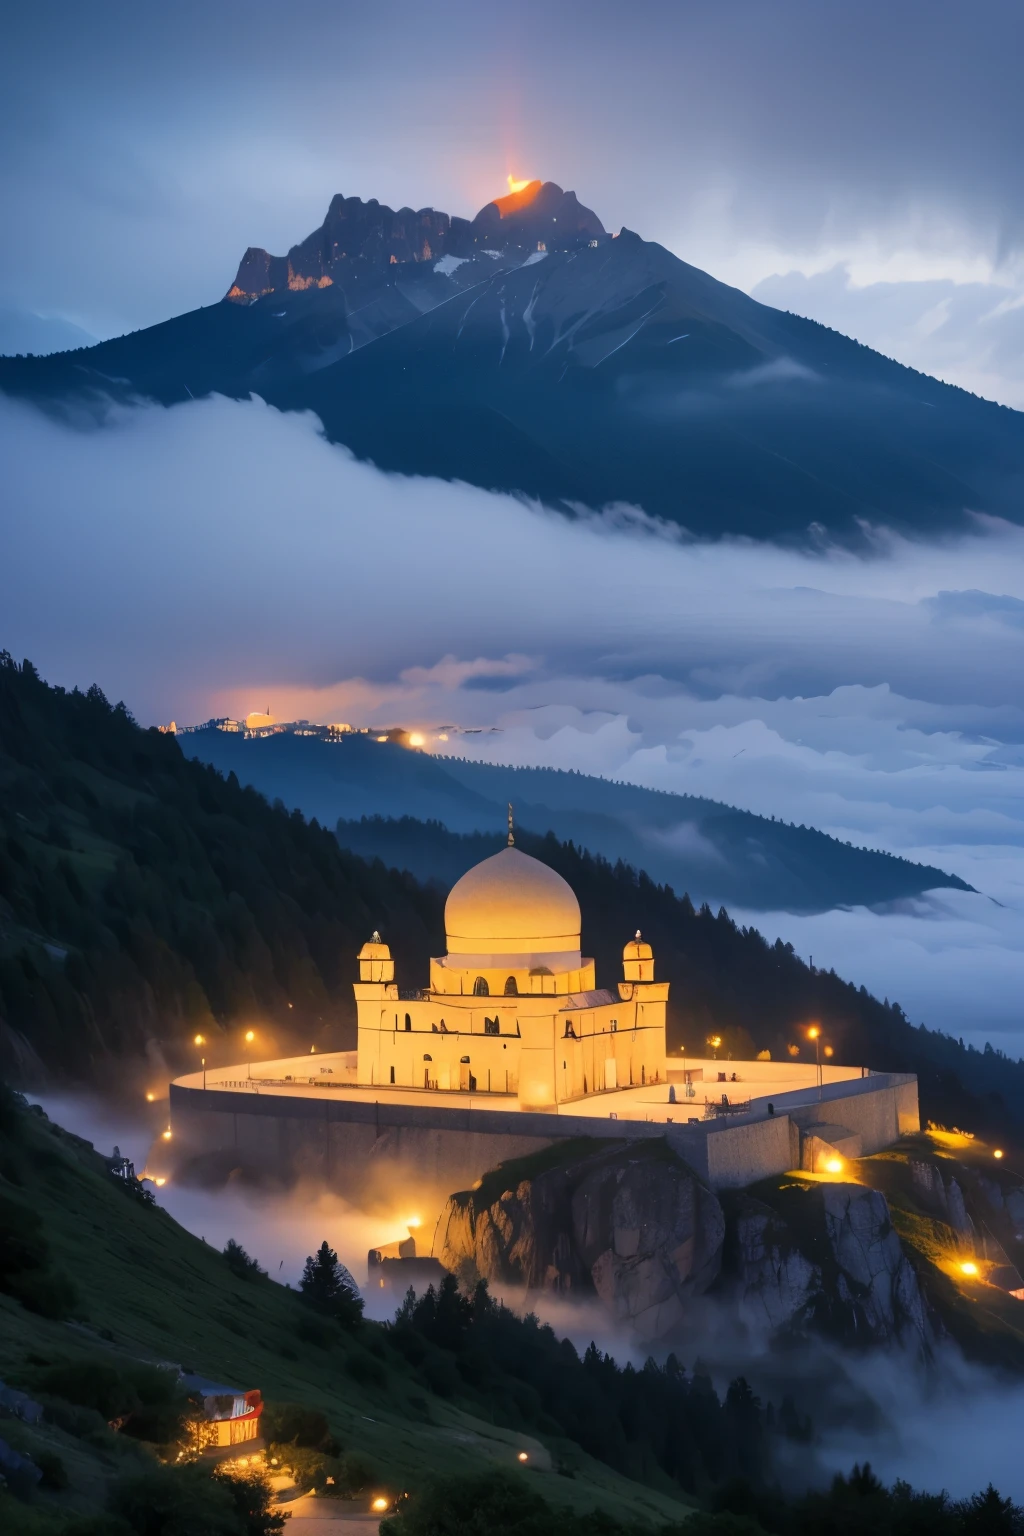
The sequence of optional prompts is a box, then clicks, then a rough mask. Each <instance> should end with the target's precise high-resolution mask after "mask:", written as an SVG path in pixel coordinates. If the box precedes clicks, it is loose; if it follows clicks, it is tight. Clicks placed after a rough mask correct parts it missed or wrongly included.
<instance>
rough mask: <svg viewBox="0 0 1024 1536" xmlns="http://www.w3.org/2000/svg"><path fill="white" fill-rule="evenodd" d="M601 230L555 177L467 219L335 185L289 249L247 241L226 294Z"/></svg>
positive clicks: (551, 245) (249, 295)
mask: <svg viewBox="0 0 1024 1536" xmlns="http://www.w3.org/2000/svg"><path fill="white" fill-rule="evenodd" d="M604 233H605V231H604V226H603V225H602V223H601V220H600V219H599V218H598V217H597V215H596V214H595V213H593V212H592V211H591V209H589V208H585V207H584V206H583V205H582V203H580V202H579V201H578V200H577V197H576V194H575V192H563V191H562V188H561V187H558V186H556V185H555V183H554V182H552V181H547V182H544V183H543V185H542V184H541V183H540V182H531V183H530V185H529V187H527V188H525V189H524V190H523V191H521V192H519V193H516V194H514V195H513V196H511V197H507V198H499V199H497V201H495V202H493V203H488V204H487V205H486V207H484V208H482V209H481V210H480V212H479V213H478V214H477V216H476V218H475V219H473V220H472V221H471V220H469V219H459V218H454V219H453V218H449V216H448V214H446V213H440V212H438V211H437V210H435V209H433V208H420V209H412V208H399V209H397V210H396V209H394V208H389V207H388V206H387V205H386V204H384V203H379V202H378V201H377V199H376V198H375V197H372V198H370V200H369V202H366V203H364V202H363V200H362V198H359V197H343V196H342V195H341V194H340V193H338V194H337V195H336V196H335V197H333V198H332V199H331V206H330V207H329V208H328V210H327V217H326V218H325V219H324V222H323V223H322V224H321V226H320V228H319V229H315V230H314V231H313V233H312V234H311V235H307V237H306V239H305V240H303V241H302V242H301V243H300V244H299V245H293V246H292V248H291V250H290V251H289V252H288V254H287V256H271V255H270V253H269V252H268V251H265V250H263V249H261V248H260V247H258V246H250V247H249V249H248V250H247V251H246V253H245V255H244V256H243V257H242V260H241V262H240V263H239V267H238V272H237V274H236V276H235V280H234V282H233V283H232V285H231V287H230V288H229V289H228V292H227V295H226V297H227V298H229V299H231V300H232V301H233V302H235V303H245V304H248V303H251V302H252V301H253V299H258V298H262V297H263V295H264V294H268V293H283V292H291V293H300V292H302V291H304V290H305V289H307V288H330V287H333V285H334V284H335V283H336V282H342V281H345V280H346V279H347V280H349V281H353V282H357V281H358V280H359V278H360V275H362V276H363V278H364V279H365V277H366V276H368V275H369V274H371V273H372V274H376V275H378V276H384V275H386V274H387V272H388V271H389V269H390V268H391V267H401V266H407V265H408V264H410V263H424V262H428V263H431V264H433V263H435V262H437V261H439V260H440V259H441V258H443V257H445V256H449V257H451V258H452V260H453V261H462V260H467V259H469V258H470V257H472V256H475V255H477V254H479V253H480V252H482V251H486V250H490V251H494V252H504V251H507V250H510V249H513V248H515V249H516V250H521V251H522V253H523V254H524V255H525V254H526V252H527V251H532V250H536V248H537V246H538V244H541V243H542V244H543V245H544V246H545V247H546V248H548V249H551V250H555V249H558V250H565V249H571V248H572V247H573V246H574V245H577V244H580V243H585V242H587V241H589V240H590V239H594V238H598V237H600V236H603V235H604Z"/></svg>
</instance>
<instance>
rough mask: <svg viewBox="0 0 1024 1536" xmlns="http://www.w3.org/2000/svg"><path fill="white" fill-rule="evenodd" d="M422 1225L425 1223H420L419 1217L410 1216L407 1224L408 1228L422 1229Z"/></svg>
mask: <svg viewBox="0 0 1024 1536" xmlns="http://www.w3.org/2000/svg"><path fill="white" fill-rule="evenodd" d="M422 1225H423V1223H422V1222H421V1221H420V1218H419V1217H418V1216H410V1217H409V1220H408V1221H407V1222H406V1226H407V1227H421V1226H422Z"/></svg>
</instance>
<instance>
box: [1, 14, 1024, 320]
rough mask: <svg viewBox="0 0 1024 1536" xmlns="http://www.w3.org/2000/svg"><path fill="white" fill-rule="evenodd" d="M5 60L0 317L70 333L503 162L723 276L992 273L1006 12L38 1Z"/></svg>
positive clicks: (213, 282) (999, 204)
mask: <svg viewBox="0 0 1024 1536" xmlns="http://www.w3.org/2000/svg"><path fill="white" fill-rule="evenodd" d="M4 44H5V46H4V50H3V59H2V62H0V72H2V73H0V114H2V122H3V130H4V142H5V146H6V152H5V154H4V156H3V158H2V164H0V195H2V199H3V207H4V211H5V215H6V225H7V230H8V237H7V239H6V240H5V242H4V246H3V250H2V253H0V303H13V304H16V305H20V306H23V307H26V308H30V309H34V310H37V311H42V312H53V313H60V314H63V315H65V316H67V317H69V318H71V319H74V320H77V321H78V322H79V323H81V324H83V325H85V326H86V327H87V328H88V329H90V330H92V331H94V332H96V333H98V334H108V333H111V332H114V331H118V330H121V329H123V328H126V327H134V326H139V325H144V324H149V323H152V322H153V321H156V320H159V319H161V318H164V317H165V316H167V315H168V314H171V313H174V312H178V311H181V310H184V309H187V308H190V307H193V306H195V305H197V304H200V303H208V302H211V301H212V300H214V299H216V298H217V297H219V296H220V294H221V293H222V292H223V290H224V288H225V287H226V285H227V283H228V281H229V279H230V277H231V276H232V275H233V271H234V267H235V264H236V262H237V260H238V257H239V256H240V254H241V252H242V250H243V249H244V248H245V246H246V245H248V244H257V245H267V246H268V247H270V248H274V249H277V250H283V249H286V248H287V246H288V245H289V244H291V243H292V242H294V241H295V240H298V239H300V238H302V237H303V236H304V235H305V234H306V233H308V231H309V230H310V229H311V228H313V227H314V226H315V225H316V224H318V223H319V222H320V220H321V218H322V217H323V213H324V211H325V209H326V206H327V203H328V201H329V198H330V196H331V194H332V193H333V192H336V191H343V192H344V193H346V194H353V193H357V194H359V195H362V196H364V197H369V196H377V197H379V198H380V199H381V200H382V201H387V202H391V203H392V204H399V203H403V202H408V203H412V204H413V205H415V206H422V205H424V204H427V203H431V204H433V205H435V206H437V207H441V208H445V209H446V210H448V211H450V212H459V213H463V214H472V213H473V212H475V210H476V209H477V207H479V206H480V205H481V204H482V203H483V202H484V201H486V200H487V199H488V198H489V197H490V196H493V195H494V194H496V193H497V192H498V191H499V190H500V189H501V187H502V183H503V180H504V177H505V176H506V174H507V173H508V172H509V171H512V172H514V173H516V174H518V175H531V176H532V175H540V176H544V177H549V178H551V179H553V180H557V181H559V182H560V183H562V184H563V185H565V186H570V187H574V188H575V189H576V190H577V192H578V193H579V195H580V197H581V198H582V199H583V200H584V201H585V202H587V203H589V204H590V205H591V206H592V207H594V208H596V210H597V211H598V212H599V214H600V215H601V217H602V218H603V219H604V221H605V222H606V224H607V225H608V226H609V227H613V228H617V227H618V226H619V225H620V224H623V223H625V224H627V225H629V226H630V227H632V228H635V229H638V230H639V231H640V232H641V233H643V234H645V235H647V236H649V237H651V238H656V239H659V240H661V241H663V242H664V243H665V244H667V245H669V246H670V247H671V248H672V249H674V250H676V251H677V252H678V254H680V255H682V256H684V257H686V258H687V259H690V260H693V261H696V262H698V263H699V264H702V265H706V266H709V267H711V268H712V269H713V270H715V271H716V272H717V273H718V274H719V275H722V276H724V277H726V278H730V279H731V280H734V281H737V282H740V283H742V284H743V285H744V286H748V287H749V286H751V285H752V284H753V283H755V282H756V281H757V280H758V279H759V278H762V277H765V276H768V275H769V274H771V273H772V272H776V271H785V270H787V268H788V267H799V268H801V270H804V271H806V272H810V271H812V270H820V269H821V268H822V267H827V266H829V265H830V264H831V263H832V261H833V260H836V261H838V260H852V261H853V262H854V263H855V264H856V263H858V262H859V263H860V267H861V269H862V272H863V273H864V274H866V277H867V279H870V277H871V275H872V274H875V275H878V273H879V272H881V273H882V274H883V275H886V276H891V277H895V278H896V279H897V280H899V281H905V280H907V279H908V278H913V277H915V276H921V275H924V274H926V273H927V275H929V276H932V277H938V278H948V277H960V278H962V277H964V276H965V275H969V276H974V277H976V278H978V279H979V280H982V281H987V280H988V279H990V278H991V276H992V273H993V271H994V270H997V271H998V272H999V273H1001V274H1002V279H1001V280H1002V281H1004V282H1010V283H1011V284H1015V283H1016V280H1017V275H1018V274H1019V263H1018V252H1019V250H1020V249H1021V245H1022V234H1024V218H1022V214H1024V197H1022V175H1024V172H1022V161H1021V156H1020V144H1021V142H1022V140H1024V105H1022V103H1024V92H1022V91H1021V89H1020V80H1019V64H1020V59H1021V57H1022V54H1024V8H1022V7H1021V6H1020V5H1019V4H1017V3H1009V0H981V3H974V4H972V5H970V6H968V5H966V4H963V3H958V4H950V3H945V0H938V3H936V0H930V3H923V0H922V3H907V0H902V3H901V0H895V3H894V0H887V3H877V0H861V3H858V4H857V5H850V4H845V3H843V4H840V3H830V0H782V3H775V4H771V5H768V4H765V3H763V0H715V3H710V0H702V3H697V4H695V3H692V0H675V3H664V0H634V3H632V4H630V5H628V6H627V5H623V4H622V3H621V0H617V3H608V0H586V3H581V0H563V3H559V4H554V5H552V4H550V3H538V0H521V3H518V4H509V3H506V4H502V5H500V6H499V5H492V4H480V3H478V0H476V3H467V0H454V3H448V4H444V5H440V6H436V5H435V6H424V5H423V4H422V3H420V0H417V3H416V4H410V3H408V0H395V3H393V4H390V5H388V6H386V7H385V6H370V5H366V4H363V5H360V6H352V5H348V4H343V3H342V4H339V3H333V4H327V3H324V0H306V3H304V4H303V5H302V6H300V7H283V6H281V5H280V4H276V3H275V4H269V3H267V0H246V3H244V4H242V3H236V0H220V3H214V4H209V3H205V4H200V3H198V0H178V3H176V4H175V5H173V6H168V5H164V6H159V7H158V6H153V5H148V4H142V5H140V4H138V3H137V0H135V3H132V4H127V3H123V0H101V3H100V4H99V5H98V6H84V5H81V4H80V3H77V0H74V3H66V0H63V3H49V4H47V3H45V0H43V3H39V4H36V5H33V6H21V7H17V8H14V9H12V11H11V12H10V13H9V14H8V17H7V20H6V23H5V37H4Z"/></svg>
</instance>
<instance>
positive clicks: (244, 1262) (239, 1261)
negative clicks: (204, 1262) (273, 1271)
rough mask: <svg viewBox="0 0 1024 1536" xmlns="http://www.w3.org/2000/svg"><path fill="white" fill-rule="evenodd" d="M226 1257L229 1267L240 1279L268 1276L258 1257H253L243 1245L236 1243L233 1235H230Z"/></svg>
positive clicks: (258, 1278) (256, 1278)
mask: <svg viewBox="0 0 1024 1536" xmlns="http://www.w3.org/2000/svg"><path fill="white" fill-rule="evenodd" d="M224 1258H225V1259H226V1261H227V1266H228V1269H230V1271H231V1273H232V1274H233V1275H236V1276H237V1278H238V1279H239V1280H260V1279H265V1278H266V1274H267V1272H266V1270H265V1269H264V1268H263V1267H262V1265H260V1264H259V1262H258V1261H257V1260H256V1259H251V1258H250V1257H249V1255H248V1254H247V1253H246V1251H245V1249H244V1248H243V1247H242V1245H241V1243H236V1242H235V1240H234V1238H233V1237H229V1238H228V1240H227V1244H226V1246H225V1248H224Z"/></svg>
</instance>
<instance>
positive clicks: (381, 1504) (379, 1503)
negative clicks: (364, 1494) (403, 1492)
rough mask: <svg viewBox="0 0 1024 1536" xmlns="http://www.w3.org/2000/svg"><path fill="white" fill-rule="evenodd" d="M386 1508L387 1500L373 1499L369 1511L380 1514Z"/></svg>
mask: <svg viewBox="0 0 1024 1536" xmlns="http://www.w3.org/2000/svg"><path fill="white" fill-rule="evenodd" d="M387 1507H388V1501H387V1499H381V1498H377V1499H374V1501H373V1503H372V1504H371V1505H370V1508H371V1509H375V1510H376V1511H377V1512H378V1514H380V1513H382V1512H383V1511H384V1510H385V1509H387Z"/></svg>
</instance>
